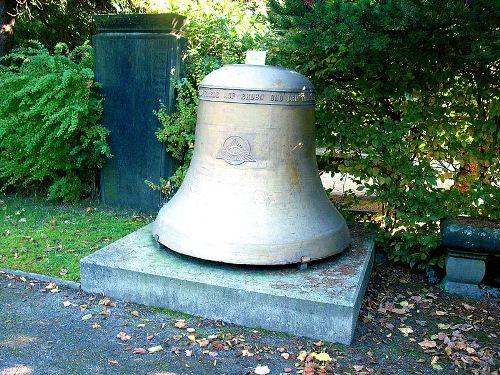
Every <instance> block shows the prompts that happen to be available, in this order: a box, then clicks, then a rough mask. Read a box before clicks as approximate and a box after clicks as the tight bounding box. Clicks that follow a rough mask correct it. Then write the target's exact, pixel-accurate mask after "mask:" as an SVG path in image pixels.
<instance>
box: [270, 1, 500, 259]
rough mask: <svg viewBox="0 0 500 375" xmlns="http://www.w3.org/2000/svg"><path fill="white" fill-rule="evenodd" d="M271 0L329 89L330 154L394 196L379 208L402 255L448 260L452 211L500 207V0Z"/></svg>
mask: <svg viewBox="0 0 500 375" xmlns="http://www.w3.org/2000/svg"><path fill="white" fill-rule="evenodd" d="M271 7H272V10H273V12H272V15H273V21H274V22H275V24H276V25H277V27H279V28H280V29H281V30H282V31H283V34H285V33H286V38H283V43H284V44H283V55H284V56H285V57H286V59H287V60H288V61H289V62H290V64H291V65H293V66H295V67H297V69H298V70H299V71H301V72H302V73H303V74H305V75H306V76H308V77H310V78H311V80H312V81H313V83H314V85H315V87H316V89H317V91H318V101H317V107H316V110H317V121H318V124H317V128H318V142H319V145H320V146H322V147H324V148H325V149H326V152H325V154H324V156H323V158H322V160H321V165H322V167H323V168H324V170H326V171H328V172H344V173H348V174H351V175H353V176H354V177H355V179H356V180H357V182H359V183H361V184H363V187H364V188H365V189H366V190H367V192H368V194H369V195H372V196H373V197H374V198H375V199H376V200H377V201H379V202H381V203H382V204H383V210H382V212H381V213H380V215H379V216H377V217H376V218H374V219H375V220H377V221H378V222H380V223H381V224H382V228H383V229H384V230H383V231H382V232H381V241H382V243H383V245H384V246H385V247H386V249H388V250H389V254H390V256H391V257H392V258H394V259H395V260H401V261H404V262H406V263H409V264H410V265H417V264H423V263H425V262H430V263H431V264H433V263H436V262H437V261H438V260H439V261H440V262H442V258H440V259H438V258H437V257H436V255H437V254H438V253H435V252H433V251H434V250H435V249H436V248H437V247H438V245H439V242H440V241H439V238H438V235H437V229H438V225H439V220H440V219H441V218H444V217H450V216H456V215H459V214H466V215H473V216H477V215H483V216H488V217H494V218H499V217H500V199H499V198H500V195H499V176H500V167H499V144H500V142H499V141H500V138H499V137H500V135H499V114H500V105H499V101H498V99H499V98H498V96H499V94H498V87H495V86H496V84H498V72H499V57H500V55H499V40H500V39H499V35H498V34H499V32H498V30H499V29H498V25H499V24H500V23H499V21H500V20H499V10H498V8H497V7H496V6H495V4H494V2H490V1H487V0H475V1H466V2H461V1H444V2H433V1H421V0H398V1H368V0H360V1H354V2H353V1H347V0H304V1H302V0H284V1H283V2H281V1H276V0H271ZM443 183H445V184H447V186H450V187H449V188H443ZM441 264H442V263H441Z"/></svg>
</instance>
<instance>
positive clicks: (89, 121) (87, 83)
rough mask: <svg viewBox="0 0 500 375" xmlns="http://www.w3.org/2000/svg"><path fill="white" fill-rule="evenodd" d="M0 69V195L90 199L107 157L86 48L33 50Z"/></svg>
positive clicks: (89, 53) (18, 53)
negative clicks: (38, 194) (36, 194)
mask: <svg viewBox="0 0 500 375" xmlns="http://www.w3.org/2000/svg"><path fill="white" fill-rule="evenodd" d="M0 62H1V63H2V64H3V65H0V92H1V93H2V95H0V182H1V184H2V190H4V191H5V190H6V189H9V188H14V189H16V191H24V192H28V193H33V192H41V193H43V194H46V195H47V196H48V197H49V198H52V199H55V198H57V199H62V200H63V201H77V200H79V199H80V198H81V197H82V196H84V195H87V194H89V193H91V192H92V190H95V189H96V169H97V167H98V166H99V165H100V164H101V163H102V161H103V159H104V157H106V156H109V155H110V151H109V148H108V146H107V143H106V134H107V131H106V129H105V128H103V127H102V126H100V125H99V119H100V116H101V112H102V105H101V100H102V99H100V98H99V96H98V95H97V93H96V84H95V83H94V74H93V71H92V65H93V62H92V49H91V47H90V46H88V45H83V46H81V47H78V48H75V49H74V50H73V51H69V50H68V49H67V47H66V45H64V44H58V45H57V46H56V48H55V53H54V54H50V53H49V52H48V50H47V49H46V48H44V47H43V46H42V45H40V44H35V45H34V47H30V48H23V49H18V50H15V51H13V52H12V53H11V54H10V55H7V56H5V57H3V58H2V59H1V60H0Z"/></svg>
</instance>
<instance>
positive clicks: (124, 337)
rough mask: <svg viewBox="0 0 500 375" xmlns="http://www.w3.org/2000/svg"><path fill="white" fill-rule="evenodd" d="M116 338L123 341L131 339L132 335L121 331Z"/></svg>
mask: <svg viewBox="0 0 500 375" xmlns="http://www.w3.org/2000/svg"><path fill="white" fill-rule="evenodd" d="M116 338H117V339H120V340H122V341H128V340H130V339H131V338H132V337H130V336H129V335H127V334H126V333H125V332H119V333H118V334H117V335H116Z"/></svg>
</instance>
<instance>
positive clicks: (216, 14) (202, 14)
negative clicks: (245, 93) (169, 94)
mask: <svg viewBox="0 0 500 375" xmlns="http://www.w3.org/2000/svg"><path fill="white" fill-rule="evenodd" d="M264 5H265V4H264V3H261V2H255V3H245V2H240V1H231V0H215V1H197V2H194V1H185V2H176V5H175V6H173V5H172V7H171V8H169V9H162V10H167V11H168V10H170V11H175V12H177V13H180V14H184V15H186V16H187V17H188V21H189V23H188V25H187V27H186V29H185V31H184V35H185V36H186V37H187V39H188V43H189V44H188V51H187V57H186V61H185V67H186V68H185V78H183V79H182V80H181V81H180V82H178V84H177V88H178V96H177V111H176V112H175V113H173V114H171V115H169V114H168V113H167V111H166V109H165V107H164V106H161V107H160V109H159V111H158V113H157V115H158V118H159V119H160V122H161V124H162V128H161V129H160V130H159V131H158V139H159V140H160V141H162V142H166V144H167V150H168V151H169V152H170V153H171V154H172V155H173V156H174V157H175V158H176V159H177V160H179V168H178V169H177V170H176V172H175V174H174V175H173V176H172V178H170V179H169V181H163V184H162V186H157V188H161V189H162V190H163V191H164V192H166V193H170V192H171V191H172V188H175V187H176V186H179V184H180V183H181V182H182V179H183V178H184V175H185V173H186V170H187V167H188V165H189V161H190V160H191V156H192V151H193V142H194V129H195V125H196V113H197V108H198V87H199V85H200V83H201V81H202V80H203V78H205V76H206V75H207V74H208V73H210V72H212V71H213V70H215V69H218V68H220V67H222V66H223V65H225V64H232V63H243V62H244V60H245V53H246V51H247V50H250V49H267V50H272V49H273V48H276V46H275V41H276V37H275V35H274V34H273V32H272V30H271V28H270V26H269V23H268V21H267V18H266V10H265V6H264ZM151 185H153V184H151Z"/></svg>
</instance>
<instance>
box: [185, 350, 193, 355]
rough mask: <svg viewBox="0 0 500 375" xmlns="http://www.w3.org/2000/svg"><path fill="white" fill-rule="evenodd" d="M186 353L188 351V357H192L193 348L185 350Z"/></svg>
mask: <svg viewBox="0 0 500 375" xmlns="http://www.w3.org/2000/svg"><path fill="white" fill-rule="evenodd" d="M185 353H186V357H191V356H192V355H193V351H192V350H185Z"/></svg>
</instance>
